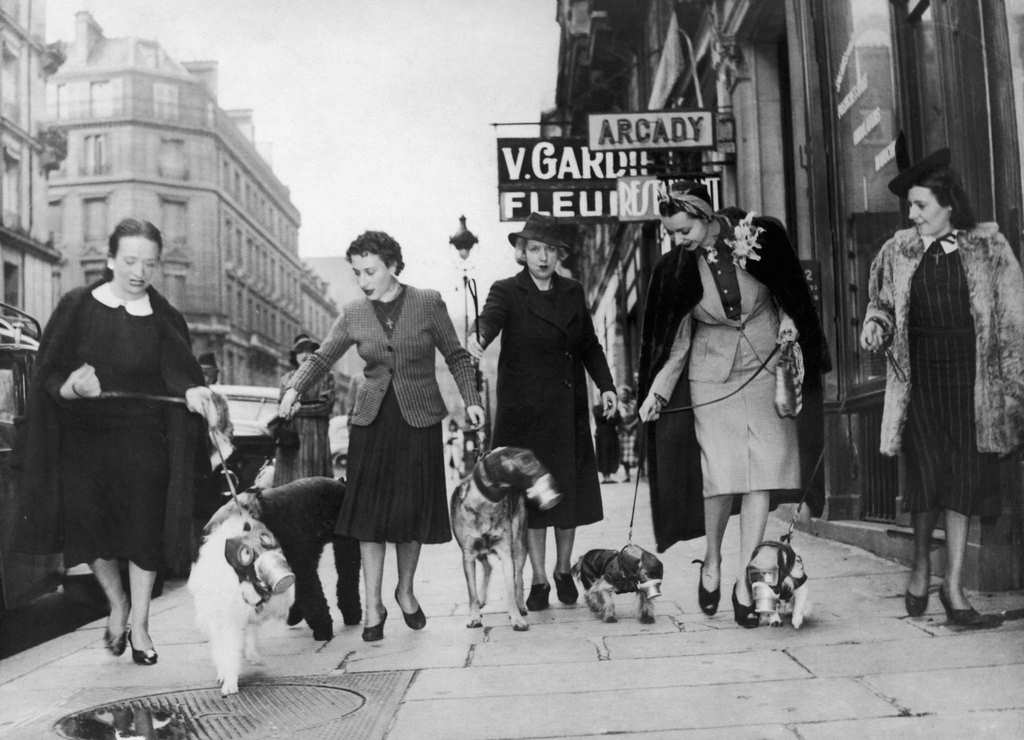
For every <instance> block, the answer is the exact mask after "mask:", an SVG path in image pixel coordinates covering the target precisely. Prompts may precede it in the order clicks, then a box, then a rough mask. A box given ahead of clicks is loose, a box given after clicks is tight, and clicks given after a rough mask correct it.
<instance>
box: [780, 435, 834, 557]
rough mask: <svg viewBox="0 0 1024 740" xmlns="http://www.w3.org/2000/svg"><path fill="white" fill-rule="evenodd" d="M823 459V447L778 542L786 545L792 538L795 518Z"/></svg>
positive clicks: (805, 499)
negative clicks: (784, 532)
mask: <svg viewBox="0 0 1024 740" xmlns="http://www.w3.org/2000/svg"><path fill="white" fill-rule="evenodd" d="M824 459H825V448H824V447H822V448H821V452H820V453H819V454H818V461H817V462H816V463H814V470H812V471H811V477H810V480H808V481H807V485H806V486H804V493H803V496H801V497H800V503H798V504H797V505H796V511H795V512H793V518H792V519H791V520H790V522H789V529H788V530H786V534H784V535H782V537H780V538H779V541H780V542H785V543H786V544H787V545H788V544H789V542H790V540H792V539H793V529H794V528H795V527H796V522H797V519H799V518H800V509H802V508H803V506H804V502H806V501H807V494H809V493H810V492H811V486H813V485H814V476H816V475H817V474H818V470H819V469H820V468H821V463H822V461H823V460H824Z"/></svg>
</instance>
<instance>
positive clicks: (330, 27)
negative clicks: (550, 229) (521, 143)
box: [46, 0, 559, 308]
mask: <svg viewBox="0 0 1024 740" xmlns="http://www.w3.org/2000/svg"><path fill="white" fill-rule="evenodd" d="M46 4H47V18H46V22H47V31H46V34H47V39H48V40H49V41H55V40H58V39H63V40H66V41H70V40H71V39H72V38H73V36H74V17H75V13H76V12H77V11H79V10H88V11H90V12H91V13H92V14H93V17H94V18H95V19H96V21H97V22H98V23H99V24H100V26H102V28H103V31H104V34H105V35H106V36H107V37H109V38H116V37H121V36H137V37H140V38H145V39H155V40H156V41H159V42H160V44H161V45H162V46H163V47H164V49H165V50H166V51H167V52H168V53H169V54H170V56H171V57H172V58H174V59H176V60H178V61H180V62H183V61H191V60H199V59H207V60H216V61H217V62H218V63H219V68H218V74H219V100H218V102H219V104H220V106H221V107H222V108H226V109H231V108H251V109H253V116H254V122H255V127H256V139H257V140H258V141H261V142H268V143H269V144H270V147H271V156H272V164H273V168H274V171H275V173H276V174H277V175H278V177H279V178H280V179H281V181H282V182H283V183H284V184H285V185H286V186H288V187H289V188H290V189H291V196H292V201H293V203H294V204H295V205H296V206H297V207H298V209H299V211H300V213H301V217H302V226H301V229H300V232H299V253H300V256H303V257H307V256H311V257H312V256H332V255H333V256H340V255H343V254H344V252H345V250H346V248H347V247H348V244H349V243H350V242H351V241H352V239H354V238H355V237H356V236H357V235H358V234H360V233H361V232H363V231H365V230H366V229H381V230H384V231H387V232H388V233H390V234H391V235H392V236H394V237H395V238H396V239H397V240H398V241H399V243H400V244H401V245H402V248H403V252H404V257H405V262H406V265H407V267H406V271H405V272H404V273H403V275H402V278H403V280H404V281H405V282H408V283H409V284H412V285H416V286H419V287H433V288H436V289H438V290H442V291H443V292H444V293H445V294H446V295H447V296H448V297H449V301H451V300H452V299H453V297H456V296H461V294H456V293H454V292H453V288H454V286H455V285H456V284H458V283H460V282H461V279H462V278H461V274H462V273H461V272H460V271H459V269H458V267H457V266H456V259H455V257H454V251H453V250H452V248H451V247H450V246H448V237H449V236H451V235H452V234H453V233H454V232H455V231H456V230H457V228H458V225H459V222H458V218H459V216H460V215H465V216H466V217H467V225H468V227H469V229H470V230H471V231H473V232H474V233H475V234H476V235H477V236H478V237H479V239H480V243H479V244H478V245H477V247H476V248H475V250H474V253H473V256H472V257H471V260H472V262H474V263H475V267H474V268H473V269H474V271H475V275H476V277H477V279H478V281H479V284H480V290H481V296H480V299H481V302H482V301H483V298H484V292H485V291H486V289H487V287H488V286H489V284H490V282H491V281H492V280H494V279H497V278H500V277H504V276H507V275H510V274H512V273H513V272H515V271H516V269H517V266H516V264H515V262H514V260H513V258H512V250H511V247H510V246H509V243H508V240H507V235H508V234H509V233H510V232H511V231H515V230H517V229H518V227H519V226H520V224H514V223H501V222H499V220H498V199H497V169H496V153H495V152H496V145H495V139H496V138H497V137H499V136H502V137H511V136H536V135H537V133H538V129H537V127H536V126H535V125H534V126H518V127H501V128H497V129H496V128H494V127H493V126H491V124H492V123H493V122H510V121H511V122H521V121H536V120H537V119H538V117H539V114H540V112H541V111H542V110H546V109H549V108H551V107H552V106H553V104H554V91H555V78H556V70H557V58H558V36H559V28H558V23H557V22H556V20H555V11H556V2H555V0H431V2H423V0H288V2H285V1H284V0H246V2H239V1H238V0H174V1H171V2H153V0H46ZM457 300H458V301H459V302H461V300H462V299H461V297H457ZM452 308H454V307H452Z"/></svg>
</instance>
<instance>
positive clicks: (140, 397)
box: [96, 391, 241, 506]
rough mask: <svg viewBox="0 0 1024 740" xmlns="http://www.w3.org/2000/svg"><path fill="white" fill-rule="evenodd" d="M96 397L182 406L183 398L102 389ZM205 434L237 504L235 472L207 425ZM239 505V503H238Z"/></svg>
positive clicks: (183, 403)
mask: <svg viewBox="0 0 1024 740" xmlns="http://www.w3.org/2000/svg"><path fill="white" fill-rule="evenodd" d="M96 398H100V399H107V398H127V399H131V400H136V401H156V402H158V403H173V404H176V405H180V406H184V405H185V399H184V398H182V397H181V396H165V395H159V394H155V393H140V392H137V391H103V392H102V393H100V394H99V396H96ZM206 436H207V438H208V439H209V440H210V444H211V445H213V448H214V449H215V450H217V457H219V458H220V470H221V473H222V474H223V475H224V480H226V481H227V483H228V489H229V490H230V491H231V498H233V499H234V500H235V503H236V504H238V488H237V486H236V485H235V477H236V476H235V474H234V473H233V472H232V471H231V470H229V469H228V466H227V460H226V459H225V458H224V453H223V452H221V449H220V445H218V444H217V440H216V439H214V438H213V433H212V432H211V431H210V429H209V427H207V429H206ZM238 505H239V506H241V504H238Z"/></svg>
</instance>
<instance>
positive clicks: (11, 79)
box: [0, 43, 21, 121]
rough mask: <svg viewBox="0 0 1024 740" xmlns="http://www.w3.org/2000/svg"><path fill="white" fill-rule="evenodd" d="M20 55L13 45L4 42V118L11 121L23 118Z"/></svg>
mask: <svg viewBox="0 0 1024 740" xmlns="http://www.w3.org/2000/svg"><path fill="white" fill-rule="evenodd" d="M20 66H21V65H20V63H19V60H18V55H17V54H15V53H14V51H13V50H12V49H11V47H10V46H9V45H8V44H7V43H4V44H3V69H2V70H0V92H2V98H3V114H4V118H7V119H8V120H11V121H20V120H21V104H20V102H21V79H20V78H21V75H20V74H19V67H20Z"/></svg>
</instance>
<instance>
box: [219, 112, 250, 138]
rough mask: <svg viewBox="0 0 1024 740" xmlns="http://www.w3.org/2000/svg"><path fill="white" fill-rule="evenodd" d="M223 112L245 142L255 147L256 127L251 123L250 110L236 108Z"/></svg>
mask: <svg viewBox="0 0 1024 740" xmlns="http://www.w3.org/2000/svg"><path fill="white" fill-rule="evenodd" d="M224 112H225V113H226V114H227V116H228V118H230V119H231V120H232V121H234V123H235V125H236V126H238V130H239V131H241V132H242V136H244V137H245V139H246V141H248V142H249V143H250V144H252V145H253V146H256V127H255V126H253V123H252V108H236V109H235V110H226V111H224Z"/></svg>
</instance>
